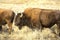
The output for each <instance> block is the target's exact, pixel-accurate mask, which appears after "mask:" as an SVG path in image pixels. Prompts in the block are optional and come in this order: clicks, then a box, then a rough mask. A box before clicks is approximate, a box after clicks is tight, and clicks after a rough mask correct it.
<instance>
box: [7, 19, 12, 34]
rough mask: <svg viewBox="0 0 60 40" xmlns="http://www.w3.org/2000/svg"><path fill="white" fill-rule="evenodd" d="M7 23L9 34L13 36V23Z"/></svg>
mask: <svg viewBox="0 0 60 40" xmlns="http://www.w3.org/2000/svg"><path fill="white" fill-rule="evenodd" d="M6 22H7V24H8V27H9V29H8V32H9V34H11V31H12V23H11V21H10V20H6Z"/></svg>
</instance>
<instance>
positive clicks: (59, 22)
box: [57, 21, 60, 36]
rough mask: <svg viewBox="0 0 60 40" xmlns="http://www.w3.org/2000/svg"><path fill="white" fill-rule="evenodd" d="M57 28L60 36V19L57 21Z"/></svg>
mask: <svg viewBox="0 0 60 40" xmlns="http://www.w3.org/2000/svg"><path fill="white" fill-rule="evenodd" d="M57 28H58V30H57V35H59V36H60V21H58V22H57Z"/></svg>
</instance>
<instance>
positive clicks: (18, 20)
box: [15, 13, 24, 29]
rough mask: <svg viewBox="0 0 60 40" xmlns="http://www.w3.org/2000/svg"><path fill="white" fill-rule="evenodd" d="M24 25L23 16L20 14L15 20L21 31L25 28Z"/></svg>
mask: <svg viewBox="0 0 60 40" xmlns="http://www.w3.org/2000/svg"><path fill="white" fill-rule="evenodd" d="M23 23H24V20H23V14H22V13H18V14H17V15H16V18H15V25H16V26H18V27H19V29H21V27H22V26H23Z"/></svg>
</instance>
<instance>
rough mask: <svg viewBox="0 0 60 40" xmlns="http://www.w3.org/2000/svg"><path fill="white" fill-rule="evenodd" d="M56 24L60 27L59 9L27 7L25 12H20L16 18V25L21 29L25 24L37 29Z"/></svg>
mask: <svg viewBox="0 0 60 40" xmlns="http://www.w3.org/2000/svg"><path fill="white" fill-rule="evenodd" d="M21 14H22V15H21ZM54 24H57V26H58V27H59V28H60V11H59V10H52V9H40V8H27V9H25V11H24V12H23V13H18V14H17V16H16V19H15V25H17V26H19V28H20V29H21V28H22V26H25V25H27V26H29V27H30V28H37V29H40V28H41V29H42V28H44V27H46V28H51V27H52V26H53V25H54Z"/></svg>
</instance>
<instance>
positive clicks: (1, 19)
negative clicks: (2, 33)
mask: <svg viewBox="0 0 60 40" xmlns="http://www.w3.org/2000/svg"><path fill="white" fill-rule="evenodd" d="M14 16H15V13H14V12H13V11H12V10H8V9H1V8H0V30H2V25H5V24H8V27H9V30H8V32H9V33H11V30H12V23H13V19H14Z"/></svg>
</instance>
